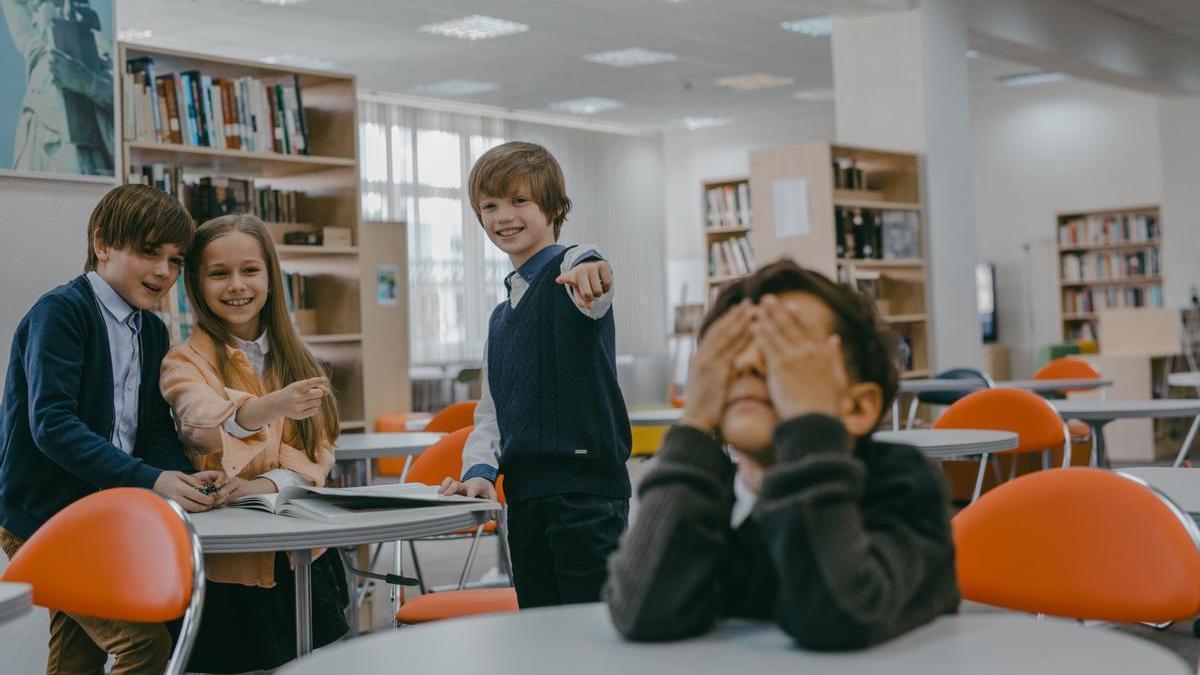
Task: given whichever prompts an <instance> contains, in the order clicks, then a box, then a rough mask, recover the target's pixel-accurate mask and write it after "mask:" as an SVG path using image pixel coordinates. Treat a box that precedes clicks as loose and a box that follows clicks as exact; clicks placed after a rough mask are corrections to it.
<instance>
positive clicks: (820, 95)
mask: <svg viewBox="0 0 1200 675" xmlns="http://www.w3.org/2000/svg"><path fill="white" fill-rule="evenodd" d="M792 98H794V99H796V100H797V101H804V102H806V103H828V102H829V101H832V100H833V90H832V89H809V90H807V91H797V92H795V93H793V94H792Z"/></svg>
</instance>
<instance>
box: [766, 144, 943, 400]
mask: <svg viewBox="0 0 1200 675" xmlns="http://www.w3.org/2000/svg"><path fill="white" fill-rule="evenodd" d="M798 180H803V185H804V194H805V197H806V199H807V207H808V210H807V213H804V214H789V216H788V217H789V218H790V219H791V220H793V221H795V220H799V221H801V222H802V223H803V226H801V227H799V228H795V229H796V230H797V233H796V234H794V235H788V236H779V234H778V229H779V228H777V227H776V222H775V218H776V217H777V215H778V214H775V213H774V203H773V202H774V197H773V196H772V193H773V191H774V190H776V189H778V187H779V186H781V185H789V184H790V185H791V186H792V187H793V189H795V187H796V186H797V184H796V183H794V182H793V181H798ZM750 191H751V193H753V194H756V195H766V196H764V197H761V198H759V199H758V200H756V201H755V202H754V204H753V210H752V218H751V221H752V230H753V233H752V236H753V237H754V243H755V246H756V247H757V248H758V250H759V251H760V252H761V255H760V262H761V263H764V264H765V263H769V262H772V260H774V259H777V258H781V257H785V256H786V257H790V258H792V259H793V260H795V261H796V262H798V263H800V264H801V265H804V266H805V267H808V268H811V269H815V270H817V271H819V272H821V273H823V274H825V275H826V276H828V277H830V278H833V279H837V280H839V281H841V282H842V283H846V284H852V285H854V286H855V287H857V288H859V289H860V290H863V291H864V292H867V293H868V294H870V295H871V296H872V297H873V298H874V299H875V302H876V304H877V305H878V307H879V311H880V314H881V315H882V317H883V319H884V320H885V321H887V322H888V324H889V325H890V326H891V327H892V329H893V331H895V332H896V334H897V335H898V336H899V337H900V338H902V339H903V341H904V343H905V344H907V345H908V350H909V352H910V354H911V357H910V361H911V363H906V364H902V365H903V366H904V367H902V376H904V377H916V376H927V375H928V374H929V367H930V360H929V341H928V335H929V327H928V322H929V315H928V311H927V301H926V291H927V288H926V286H927V283H926V278H927V277H926V265H925V259H924V222H923V221H924V211H923V209H922V206H921V202H922V194H921V191H922V188H921V174H920V157H919V156H918V155H914V154H907V153H897V152H887V151H880V150H871V149H866V148H855V147H849V146H843V145H836V144H831V143H820V142H814V143H805V144H802V145H797V146H791V147H781V148H770V149H764V150H756V151H754V152H753V153H751V156H750ZM768 252H769V253H768Z"/></svg>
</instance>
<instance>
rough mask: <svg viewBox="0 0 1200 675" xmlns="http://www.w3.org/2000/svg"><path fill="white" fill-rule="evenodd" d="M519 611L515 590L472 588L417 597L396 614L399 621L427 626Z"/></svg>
mask: <svg viewBox="0 0 1200 675" xmlns="http://www.w3.org/2000/svg"><path fill="white" fill-rule="evenodd" d="M517 609H518V607H517V592H516V591H515V590H513V589H512V588H470V589H467V590H465V591H443V592H441V593H426V594H425V595H418V596H417V597H415V598H413V599H412V600H409V601H408V602H406V603H404V604H403V605H402V606H401V607H400V609H399V610H397V611H396V621H398V622H399V623H403V624H417V623H428V622H430V621H442V620H444V619H454V618H458V617H461V616H476V615H479V614H505V613H509V612H515V611H517Z"/></svg>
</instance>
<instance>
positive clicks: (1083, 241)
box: [1058, 213, 1159, 248]
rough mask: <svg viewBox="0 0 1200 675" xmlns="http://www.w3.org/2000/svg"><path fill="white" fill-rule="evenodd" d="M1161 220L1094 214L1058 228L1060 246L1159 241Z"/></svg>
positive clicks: (1135, 215) (1148, 216)
mask: <svg viewBox="0 0 1200 675" xmlns="http://www.w3.org/2000/svg"><path fill="white" fill-rule="evenodd" d="M1158 235H1159V223H1158V218H1157V217H1156V216H1154V215H1153V214H1149V213H1130V214H1110V215H1092V216H1082V217H1079V218H1071V219H1068V220H1066V221H1063V222H1061V223H1059V225H1058V245H1059V246H1060V247H1063V248H1066V247H1070V246H1112V245H1115V244H1131V243H1132V244H1136V243H1139V242H1144V241H1151V240H1154V239H1158Z"/></svg>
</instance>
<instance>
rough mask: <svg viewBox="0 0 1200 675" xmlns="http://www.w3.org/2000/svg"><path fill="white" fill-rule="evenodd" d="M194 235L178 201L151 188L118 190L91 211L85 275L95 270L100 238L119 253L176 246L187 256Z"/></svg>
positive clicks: (186, 213)
mask: <svg viewBox="0 0 1200 675" xmlns="http://www.w3.org/2000/svg"><path fill="white" fill-rule="evenodd" d="M195 231H196V222H195V221H194V220H192V217H191V216H190V215H188V212H187V210H186V209H184V208H183V204H181V203H180V202H179V200H178V199H176V198H174V197H172V196H170V195H168V194H167V193H165V192H163V191H162V190H159V189H158V188H154V187H150V186H149V185H120V186H117V187H115V188H113V189H111V190H109V191H108V194H106V195H104V196H103V197H101V198H100V203H99V204H96V208H95V209H92V216H91V218H89V219H88V241H87V247H88V249H87V260H86V262H84V264H83V271H84V272H91V271H92V270H94V269H96V262H97V260H96V239H97V237H99V239H100V241H101V242H102V243H103V244H104V245H105V246H111V247H113V248H118V249H135V250H138V251H140V250H141V249H142V248H144V247H146V246H156V247H157V246H162V245H163V244H175V245H176V246H178V247H179V248H180V250H182V251H183V252H184V253H185V254H186V253H187V249H188V245H189V244H191V241H192V233H193V232H195Z"/></svg>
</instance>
